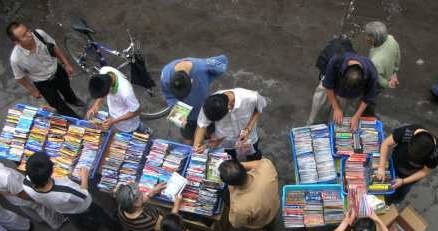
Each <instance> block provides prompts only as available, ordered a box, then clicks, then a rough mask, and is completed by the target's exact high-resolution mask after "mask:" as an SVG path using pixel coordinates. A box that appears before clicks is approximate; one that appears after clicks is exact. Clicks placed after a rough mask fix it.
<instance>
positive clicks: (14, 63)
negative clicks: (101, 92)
mask: <svg viewBox="0 0 438 231" xmlns="http://www.w3.org/2000/svg"><path fill="white" fill-rule="evenodd" d="M6 32H7V34H8V36H9V38H10V39H11V40H12V41H13V42H14V43H15V47H14V49H13V50H12V53H11V57H10V61H11V67H12V72H13V74H14V76H15V79H16V80H17V81H18V83H20V85H22V86H23V87H24V88H26V90H27V91H28V92H29V93H30V94H31V95H32V96H33V97H35V98H41V96H42V97H44V99H46V101H47V102H48V103H49V105H50V106H51V107H53V108H55V109H56V110H57V112H58V113H60V114H62V115H66V116H71V117H76V118H79V115H77V114H76V113H75V112H74V111H73V110H72V109H71V108H70V107H69V106H68V105H67V104H66V102H67V103H69V104H72V105H75V106H79V107H83V106H85V103H84V102H83V101H82V100H80V99H79V98H78V97H77V96H76V95H75V93H74V92H73V90H72V89H71V86H70V80H69V77H71V76H72V75H73V67H72V65H71V64H70V62H69V61H68V60H67V58H66V56H65V54H64V52H63V51H62V50H61V49H60V48H58V47H57V45H56V43H55V40H53V38H52V37H50V36H49V35H48V34H47V33H46V32H44V31H43V30H40V29H37V30H34V31H31V30H29V28H27V26H26V25H24V24H21V23H18V22H12V23H10V24H9V25H8V26H7V29H6ZM58 60H59V61H60V62H61V63H62V64H64V67H63V66H62V65H61V64H60V63H58ZM61 95H62V97H61Z"/></svg>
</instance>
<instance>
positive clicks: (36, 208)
mask: <svg viewBox="0 0 438 231" xmlns="http://www.w3.org/2000/svg"><path fill="white" fill-rule="evenodd" d="M5 198H6V199H7V200H8V201H9V202H10V203H11V204H12V205H15V206H17V207H20V209H21V210H22V211H23V212H24V213H25V214H26V215H28V216H29V217H30V218H31V219H32V220H35V221H36V222H41V221H44V222H46V223H47V224H48V225H49V226H50V227H51V228H52V229H55V230H57V229H59V228H60V227H61V226H62V224H63V223H64V220H65V217H64V216H63V215H61V214H59V213H57V212H55V211H53V210H51V209H48V208H47V207H45V206H43V205H40V204H37V203H35V202H33V201H28V200H23V199H21V198H19V197H16V196H5Z"/></svg>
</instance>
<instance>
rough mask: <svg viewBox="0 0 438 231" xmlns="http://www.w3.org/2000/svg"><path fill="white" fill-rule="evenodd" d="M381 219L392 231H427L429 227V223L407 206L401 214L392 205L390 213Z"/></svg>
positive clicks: (381, 216)
mask: <svg viewBox="0 0 438 231" xmlns="http://www.w3.org/2000/svg"><path fill="white" fill-rule="evenodd" d="M379 218H380V219H381V220H382V222H383V223H384V224H385V225H386V227H389V230H391V231H425V230H426V229H427V226H428V224H427V221H426V220H425V219H424V218H423V217H422V216H421V215H420V214H419V213H418V212H417V211H416V210H415V209H414V208H413V207H412V206H407V207H406V208H405V209H403V211H402V212H401V213H400V214H399V213H398V211H397V208H396V207H395V206H394V205H391V206H390V207H389V210H388V212H386V213H385V214H383V215H380V216H379ZM378 230H379V229H378Z"/></svg>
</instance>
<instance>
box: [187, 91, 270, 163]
mask: <svg viewBox="0 0 438 231" xmlns="http://www.w3.org/2000/svg"><path fill="white" fill-rule="evenodd" d="M265 107H266V100H265V98H264V97H263V96H261V95H260V94H259V93H258V92H256V91H251V90H247V89H243V88H235V89H230V90H223V91H218V92H216V93H214V94H213V95H211V96H209V97H208V98H207V100H206V101H205V103H204V106H203V108H202V110H201V111H200V113H199V117H198V128H197V129H196V133H195V142H194V145H193V149H194V151H195V152H197V153H201V152H203V151H204V145H203V142H204V136H205V133H206V131H207V127H208V126H209V125H210V124H211V123H215V127H216V129H215V132H214V134H213V137H212V138H210V139H209V141H208V143H209V146H210V147H218V146H219V147H222V148H225V151H226V152H227V153H228V154H230V155H231V156H233V157H234V158H237V154H238V153H236V148H239V149H240V148H242V146H248V145H250V146H252V147H251V148H250V149H251V151H250V152H252V153H246V160H259V159H261V157H262V155H261V153H260V151H259V150H258V141H259V137H258V134H257V121H258V119H259V117H260V114H261V113H262V111H263V109H264V108H265Z"/></svg>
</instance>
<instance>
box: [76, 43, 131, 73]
mask: <svg viewBox="0 0 438 231" xmlns="http://www.w3.org/2000/svg"><path fill="white" fill-rule="evenodd" d="M132 46H133V44H132V43H131V44H130V45H129V47H128V48H127V49H125V50H124V51H123V52H120V51H117V50H113V49H111V48H108V47H105V46H104V45H101V44H100V43H98V42H95V41H94V40H91V39H88V41H87V45H86V47H85V48H84V53H82V54H81V56H80V58H79V63H81V64H82V62H84V61H85V59H86V56H87V52H88V51H90V50H91V49H94V51H96V54H97V56H98V59H99V60H98V61H99V65H100V67H103V66H108V62H107V61H106V59H105V57H104V56H103V55H102V52H105V53H108V54H111V55H114V56H117V57H120V58H122V59H125V60H126V61H125V62H124V63H122V64H120V65H119V66H118V67H117V69H121V68H123V67H125V66H126V65H128V64H130V63H131V62H132V60H131V59H132V57H131V56H130V55H125V53H128V52H129V51H131V50H132ZM94 68H96V70H98V68H97V67H94Z"/></svg>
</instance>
